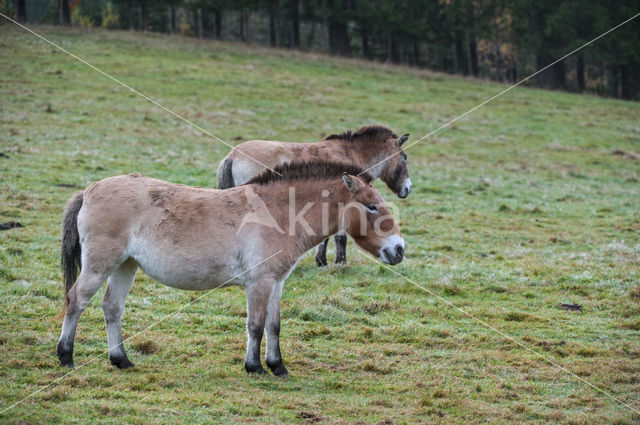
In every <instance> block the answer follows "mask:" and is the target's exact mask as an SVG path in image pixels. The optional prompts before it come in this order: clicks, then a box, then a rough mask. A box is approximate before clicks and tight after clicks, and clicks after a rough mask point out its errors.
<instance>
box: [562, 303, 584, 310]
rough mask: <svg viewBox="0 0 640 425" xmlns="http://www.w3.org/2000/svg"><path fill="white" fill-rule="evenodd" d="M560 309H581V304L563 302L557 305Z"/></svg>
mask: <svg viewBox="0 0 640 425" xmlns="http://www.w3.org/2000/svg"><path fill="white" fill-rule="evenodd" d="M558 306H559V307H560V308H561V309H563V310H568V311H582V306H581V305H580V304H565V303H560V304H559V305H558Z"/></svg>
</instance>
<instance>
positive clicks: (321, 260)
mask: <svg viewBox="0 0 640 425" xmlns="http://www.w3.org/2000/svg"><path fill="white" fill-rule="evenodd" d="M316 264H317V265H318V267H324V266H326V265H327V257H326V256H323V257H321V256H319V255H316Z"/></svg>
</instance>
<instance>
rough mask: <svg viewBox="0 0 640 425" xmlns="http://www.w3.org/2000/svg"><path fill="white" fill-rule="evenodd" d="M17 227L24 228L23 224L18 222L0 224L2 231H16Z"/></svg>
mask: <svg viewBox="0 0 640 425" xmlns="http://www.w3.org/2000/svg"><path fill="white" fill-rule="evenodd" d="M16 227H24V226H23V225H22V224H21V223H18V222H17V221H10V222H8V223H0V230H9V229H14V228H16Z"/></svg>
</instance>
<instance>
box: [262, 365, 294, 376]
mask: <svg viewBox="0 0 640 425" xmlns="http://www.w3.org/2000/svg"><path fill="white" fill-rule="evenodd" d="M267 366H269V369H271V372H273V374H274V375H275V376H277V377H278V378H283V379H286V378H288V377H289V371H288V370H287V368H286V367H284V363H282V362H280V363H276V364H274V365H270V364H268V363H267Z"/></svg>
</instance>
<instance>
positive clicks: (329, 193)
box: [256, 178, 349, 255]
mask: <svg viewBox="0 0 640 425" xmlns="http://www.w3.org/2000/svg"><path fill="white" fill-rule="evenodd" d="M290 188H294V189H295V190H294V191H293V193H290ZM256 192H257V193H258V194H259V195H261V194H264V195H265V196H264V197H263V199H265V202H266V203H267V207H268V209H269V211H272V213H271V214H272V215H273V216H274V218H275V219H276V221H277V222H278V223H279V224H280V227H281V229H282V230H283V231H284V235H283V237H284V238H286V239H287V243H288V244H289V246H292V247H295V250H296V254H298V255H302V254H304V253H305V252H306V251H308V250H309V249H311V248H313V247H314V246H316V245H318V244H319V243H320V242H322V241H323V240H324V239H326V238H327V237H329V236H331V235H333V234H336V233H337V232H338V230H339V227H340V217H339V214H340V210H341V206H344V205H346V204H347V203H348V202H349V191H348V189H347V188H346V187H345V186H344V184H343V183H342V178H337V179H335V180H307V181H300V182H297V183H291V182H286V183H284V182H283V183H276V184H274V185H266V186H258V187H257V188H256ZM294 202H295V203H294ZM303 210H304V214H302V212H303ZM276 215H279V216H278V217H276ZM292 223H293V224H292ZM307 225H308V226H307ZM309 229H310V230H311V231H309ZM298 251H299V252H298Z"/></svg>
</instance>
